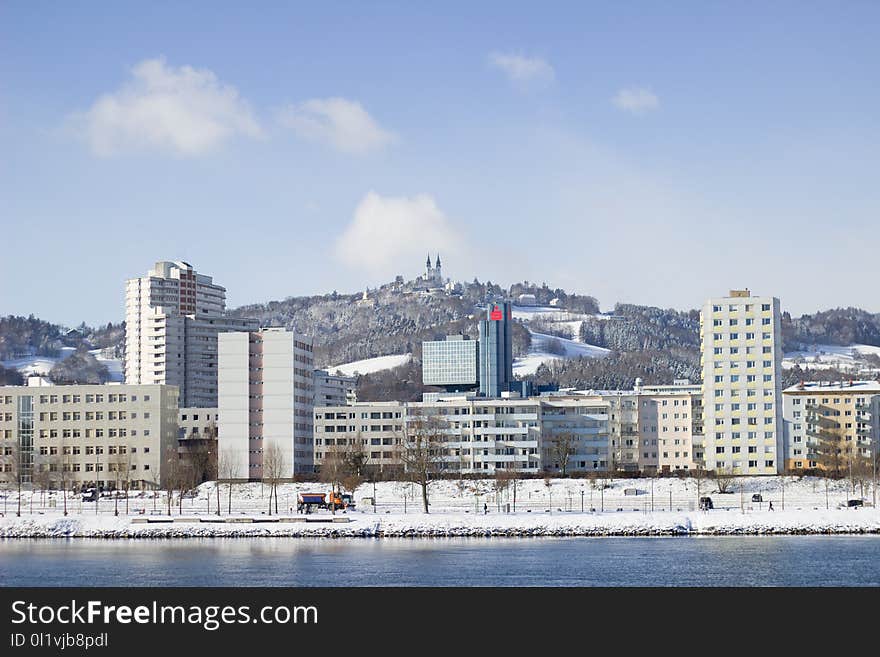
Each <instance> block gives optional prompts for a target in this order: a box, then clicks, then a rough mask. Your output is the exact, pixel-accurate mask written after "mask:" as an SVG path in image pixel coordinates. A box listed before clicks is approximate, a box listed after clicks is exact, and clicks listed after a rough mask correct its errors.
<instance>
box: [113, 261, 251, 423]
mask: <svg viewBox="0 0 880 657" xmlns="http://www.w3.org/2000/svg"><path fill="white" fill-rule="evenodd" d="M225 311H226V290H225V288H223V287H221V286H219V285H215V284H214V283H213V281H212V279H211V277H210V276H205V275H203V274H199V273H197V272H196V271H195V269H193V267H192V265H190V264H189V263H186V262H182V261H176V262H167V261H162V262H157V263H156V264H155V266H154V267H153V269H152V270H150V271H149V272H147V274H146V276H143V277H140V278H132V279H129V280H128V281H127V282H126V295H125V382H126V383H128V384H131V385H137V384H159V385H161V384H164V385H174V386H177V387H178V389H179V390H180V404H181V405H182V406H186V407H216V406H217V335H218V333H223V332H227V331H251V330H255V329H257V328H258V327H259V322H258V321H257V320H253V319H237V318H233V317H227V316H226V315H225Z"/></svg>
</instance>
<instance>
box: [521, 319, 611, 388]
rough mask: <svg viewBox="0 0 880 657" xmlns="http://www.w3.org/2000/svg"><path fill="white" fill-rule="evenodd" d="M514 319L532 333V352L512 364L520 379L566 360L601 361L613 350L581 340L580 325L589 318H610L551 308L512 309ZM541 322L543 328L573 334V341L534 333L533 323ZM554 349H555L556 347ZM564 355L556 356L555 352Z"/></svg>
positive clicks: (530, 350) (530, 349) (557, 354)
mask: <svg viewBox="0 0 880 657" xmlns="http://www.w3.org/2000/svg"><path fill="white" fill-rule="evenodd" d="M512 311H513V318H514V319H515V320H519V321H521V322H522V323H523V325H524V326H525V327H526V328H527V329H528V330H529V333H530V334H531V336H532V345H531V347H530V348H529V353H528V354H527V355H526V356H522V357H520V358H517V359H515V360H514V361H513V373H514V374H516V375H519V376H525V375H527V374H534V373H535V372H536V371H537V370H538V368H539V367H540V366H541V364H542V363H547V362H550V361H553V360H560V359H563V358H580V357H587V358H601V357H603V356H605V355H607V354H608V353H609V351H610V350H608V349H605V348H603V347H597V346H595V345H591V344H586V343H584V342H581V341H580V334H581V323H582V322H583V321H584V320H585V319H586V318H587V317H596V318H600V319H607V315H586V314H583V313H573V312H569V311H567V310H565V309H564V308H552V307H549V306H513V308H512ZM535 320H538V321H540V322H541V325H542V326H547V325H550V326H553V327H558V328H561V329H563V330H567V331H569V332H570V334H571V335H572V336H574V339H567V338H560V337H556V336H554V335H549V334H547V333H540V332H537V331H534V330H532V328H531V326H530V323H531V322H533V321H535ZM554 347H555V348H554ZM557 351H558V352H561V353H556V352H557Z"/></svg>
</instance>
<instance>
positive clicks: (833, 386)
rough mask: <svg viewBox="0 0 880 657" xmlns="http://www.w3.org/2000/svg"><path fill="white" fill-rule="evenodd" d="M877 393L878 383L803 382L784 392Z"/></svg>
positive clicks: (879, 383)
mask: <svg viewBox="0 0 880 657" xmlns="http://www.w3.org/2000/svg"><path fill="white" fill-rule="evenodd" d="M841 391H843V392H856V393H859V392H876V393H880V382H878V381H850V380H847V381H802V382H801V383H796V384H795V385H793V386H790V387H788V388H786V389H785V390H783V392H841Z"/></svg>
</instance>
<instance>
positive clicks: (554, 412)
mask: <svg viewBox="0 0 880 657" xmlns="http://www.w3.org/2000/svg"><path fill="white" fill-rule="evenodd" d="M611 414H612V401H611V399H609V398H608V396H603V395H572V396H570V397H561V396H553V397H549V398H547V399H546V400H541V403H540V423H539V431H538V434H539V435H538V439H539V443H540V446H541V449H540V454H541V457H542V461H541V463H540V464H538V469H539V470H543V471H546V472H552V473H561V472H562V471H563V460H564V461H565V463H564V465H565V472H566V474H569V473H575V472H605V471H608V470H609V467H610V463H611V449H612V434H611V422H610V417H611Z"/></svg>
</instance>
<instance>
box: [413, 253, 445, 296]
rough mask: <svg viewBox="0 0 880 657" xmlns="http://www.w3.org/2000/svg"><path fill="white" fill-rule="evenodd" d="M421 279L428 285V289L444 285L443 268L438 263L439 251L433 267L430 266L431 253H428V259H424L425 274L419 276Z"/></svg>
mask: <svg viewBox="0 0 880 657" xmlns="http://www.w3.org/2000/svg"><path fill="white" fill-rule="evenodd" d="M417 280H418V279H417ZM421 280H422V282H423V283H425V284H426V285H427V286H428V289H432V288H438V287H443V286H444V285H446V281H444V280H443V269H442V265H441V264H440V254H439V253H438V254H437V264H435V265H434V266H433V267H432V266H431V254H430V253H429V254H428V259H427V260H426V261H425V275H424V276H422V277H421Z"/></svg>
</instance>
